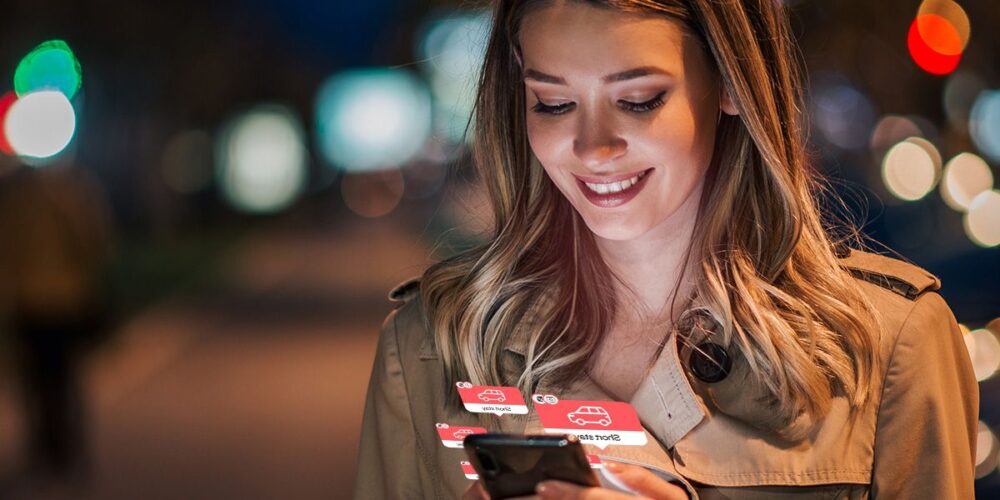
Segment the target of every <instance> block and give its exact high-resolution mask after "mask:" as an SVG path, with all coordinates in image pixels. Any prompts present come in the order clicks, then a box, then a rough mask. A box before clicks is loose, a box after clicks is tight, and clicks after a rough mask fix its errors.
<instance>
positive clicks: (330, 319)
mask: <svg viewBox="0 0 1000 500" xmlns="http://www.w3.org/2000/svg"><path fill="white" fill-rule="evenodd" d="M354 222H355V223H356V224H355V226H354V227H343V226H342V227H340V228H339V229H338V231H337V233H336V234H330V233H318V232H308V233H306V232H300V231H285V232H282V231H281V230H270V232H268V231H267V230H265V231H262V232H261V233H256V234H252V235H250V236H249V237H247V238H245V239H244V240H243V241H241V242H240V243H239V244H238V245H236V246H235V247H234V248H233V249H232V251H231V252H229V254H228V255H227V256H226V257H225V259H224V260H225V262H226V264H225V267H226V272H225V277H226V280H225V281H226V284H227V288H228V292H227V293H224V294H221V295H213V297H211V298H210V299H209V300H207V301H206V300H194V299H192V298H185V297H174V298H170V299H167V300H164V301H161V302H158V303H156V304H154V305H152V306H151V307H148V308H146V309H145V310H144V311H142V312H141V313H140V314H138V315H136V316H135V317H134V318H132V319H130V320H128V321H127V322H126V323H125V325H124V326H123V328H121V330H120V331H118V332H117V333H116V334H115V335H114V337H113V339H112V341H111V342H108V343H106V344H105V345H103V346H102V347H100V348H99V349H98V350H97V351H96V352H95V353H94V354H93V355H92V356H90V357H89V359H87V362H86V363H85V365H84V367H83V368H82V371H83V373H82V377H81V380H82V383H83V385H84V387H83V393H84V394H85V406H86V411H87V422H86V429H87V433H86V434H87V435H86V440H87V442H88V444H89V448H90V449H89V455H90V458H91V471H92V476H91V481H90V484H89V485H88V486H87V489H89V490H90V492H89V494H88V495H86V496H82V495H81V493H82V492H81V491H79V490H78V489H77V488H79V487H80V485H78V484H70V485H60V484H51V482H47V481H45V480H44V478H41V479H40V478H24V477H16V476H17V474H16V472H17V470H18V467H17V465H18V464H17V463H15V462H16V460H17V457H18V451H19V445H20V443H19V438H18V437H19V435H20V433H19V429H21V428H22V427H23V423H24V422H23V419H22V418H21V416H20V415H19V410H18V404H17V403H16V400H17V398H16V397H15V394H13V393H12V391H14V390H15V388H14V387H12V386H11V384H9V383H8V382H9V381H10V378H9V377H3V378H0V381H2V382H0V383H2V384H3V385H2V389H0V391H2V392H0V433H2V435H0V444H2V449H0V470H3V471H13V472H14V477H4V478H2V480H3V482H2V483H0V484H4V485H5V489H6V491H7V492H8V494H9V495H10V496H6V495H4V498H102V499H104V498H114V499H117V498H121V499H125V498H143V499H160V498H162V499H168V498H170V499H176V498H185V499H197V498H206V499H208V498H244V499H250V498H297V499H310V498H317V499H319V498H344V497H346V496H348V495H349V494H350V491H351V486H352V481H353V477H354V471H355V455H356V452H357V445H358V442H357V440H358V433H359V426H360V421H361V409H362V407H363V402H364V392H365V386H366V384H367V381H368V375H369V372H370V369H371V360H372V357H373V355H374V347H375V340H376V335H377V332H378V328H379V325H380V323H381V321H382V319H383V317H384V315H385V314H386V313H387V312H388V311H389V310H390V307H391V305H390V302H389V301H387V300H386V299H385V294H386V292H387V291H388V290H389V288H390V287H391V286H392V285H393V284H395V283H396V282H399V281H401V280H402V279H405V278H407V277H409V276H411V275H413V274H416V273H418V272H419V269H421V268H422V267H421V266H423V265H425V261H424V259H425V258H426V256H427V249H426V248H424V246H422V245H421V244H420V243H419V242H418V239H417V237H416V236H417V235H415V234H411V233H410V232H408V231H406V230H405V229H404V228H403V227H402V225H401V224H400V221H399V218H393V217H385V218H381V219H378V220H376V221H366V220H363V219H361V218H355V219H354ZM4 369H5V371H6V369H7V367H6V366H5V367H4ZM2 491H5V490H4V489H0V492H2Z"/></svg>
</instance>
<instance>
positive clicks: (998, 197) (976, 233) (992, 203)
mask: <svg viewBox="0 0 1000 500" xmlns="http://www.w3.org/2000/svg"><path fill="white" fill-rule="evenodd" d="M962 225H963V226H964V227H965V233H966V234H967V235H968V236H969V239H971V240H972V241H973V242H975V243H976V244H977V245H979V246H982V247H987V248H989V247H995V246H997V245H1000V191H996V190H989V191H983V192H982V193H979V194H978V195H977V196H976V197H975V198H973V199H972V202H971V203H969V211H968V212H966V213H965V215H964V217H963V218H962Z"/></svg>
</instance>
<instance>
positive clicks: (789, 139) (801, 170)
mask: <svg viewBox="0 0 1000 500" xmlns="http://www.w3.org/2000/svg"><path fill="white" fill-rule="evenodd" d="M549 1H551V0H500V1H497V2H495V4H494V8H493V25H492V31H491V34H490V37H489V42H488V45H487V48H486V55H485V61H484V64H483V67H482V73H481V76H480V80H479V86H478V91H477V96H476V102H475V116H476V120H475V126H474V134H475V136H474V141H473V144H474V145H473V159H474V162H475V165H476V169H477V172H478V176H479V181H480V182H482V184H483V187H484V188H485V190H486V191H487V193H488V196H489V200H490V203H491V206H492V217H493V229H492V230H491V234H490V237H489V238H488V239H487V240H486V242H485V243H483V244H481V245H478V246H475V247H473V248H471V249H467V250H465V251H461V252H459V253H458V254H456V255H454V256H452V257H450V258H447V259H445V260H443V261H441V262H438V263H436V264H434V265H433V266H431V267H430V268H428V269H427V271H426V272H425V273H424V275H423V277H422V280H421V291H420V293H421V299H422V302H423V304H424V306H425V310H426V314H427V320H428V326H429V327H430V328H431V329H432V330H431V331H433V332H434V338H435V341H436V346H437V349H438V352H439V354H440V356H441V358H442V359H443V364H444V369H445V372H446V373H445V375H446V377H445V378H446V384H447V387H448V388H447V390H449V391H450V394H451V397H452V398H454V388H455V386H454V382H456V381H461V380H467V381H470V382H472V383H474V384H485V385H504V384H516V385H517V386H518V387H519V388H520V389H521V390H522V391H523V392H524V393H525V394H531V393H532V392H533V391H534V389H535V388H536V387H537V384H538V382H539V380H542V379H543V378H544V379H545V380H546V382H547V383H551V384H553V385H554V386H557V387H565V386H568V385H569V384H570V383H572V382H573V381H575V380H576V379H577V378H579V377H581V376H583V374H585V373H587V370H588V369H589V368H590V363H591V362H592V360H593V359H594V353H595V351H596V349H597V348H598V346H599V345H600V342H601V340H602V338H603V337H604V335H605V333H606V329H607V325H610V324H612V319H613V318H614V317H615V313H616V308H617V307H618V305H617V304H616V301H614V300H608V297H615V296H616V295H615V286H614V285H615V280H619V278H618V277H616V276H615V275H614V274H613V273H612V272H611V270H610V269H609V268H608V266H607V265H606V264H605V262H604V261H603V259H602V258H601V257H600V255H599V253H598V251H597V247H596V245H595V241H594V237H593V234H592V233H591V232H590V231H589V229H588V228H587V226H586V225H585V223H584V222H583V220H582V219H581V217H580V216H579V215H578V214H577V212H576V211H575V209H574V208H573V207H572V205H570V203H569V202H568V201H567V200H566V199H565V197H564V196H563V195H562V194H561V193H560V191H559V190H558V189H557V188H556V187H555V185H554V184H553V183H552V182H551V181H550V180H549V178H548V177H547V175H546V174H545V172H544V171H543V169H542V168H540V166H539V165H538V164H537V160H536V159H535V158H534V156H533V154H532V152H531V150H530V147H529V144H528V140H527V132H526V127H525V101H524V99H525V96H524V91H523V84H522V74H521V68H520V66H519V64H518V63H517V60H516V58H515V52H516V51H518V50H519V48H518V30H519V28H520V22H521V19H522V18H523V17H524V16H525V14H526V13H527V12H530V11H531V9H534V8H537V7H539V6H540V5H542V4H546V3H548V2H549ZM578 1H580V2H581V3H585V4H588V5H592V6H599V7H602V8H607V9H615V10H618V11H622V12H628V13H639V14H646V15H654V16H665V17H667V18H669V19H671V20H673V21H675V22H678V23H679V24H680V25H681V26H682V27H684V29H685V30H686V31H687V32H688V33H689V34H691V35H693V36H694V37H695V38H696V39H697V40H698V41H699V43H700V44H701V46H702V47H703V49H704V50H706V53H707V54H709V55H710V56H711V59H713V60H714V62H715V65H714V66H715V71H716V75H717V77H719V78H721V81H722V83H723V85H724V86H725V88H726V89H728V91H729V93H730V95H731V97H732V98H733V101H734V103H735V105H736V107H737V109H738V110H739V114H738V115H735V116H731V115H727V114H722V115H721V118H720V124H719V128H718V131H717V134H718V135H717V136H716V143H715V144H716V145H715V151H714V153H713V157H712V158H713V159H712V164H711V165H710V167H709V169H708V173H707V174H706V175H707V177H706V179H705V181H706V183H705V189H704V190H703V193H702V198H701V200H700V205H699V206H700V210H699V215H698V222H697V224H696V229H695V233H694V236H693V239H692V248H695V249H698V250H700V254H701V255H702V256H703V257H704V260H703V261H702V262H700V263H698V265H697V266H695V269H697V271H696V272H697V276H695V278H696V297H697V298H698V300H697V304H696V307H697V308H698V309H699V310H701V311H704V312H705V313H707V314H709V315H710V316H711V317H712V318H714V320H715V321H716V322H717V324H718V325H719V327H720V332H721V335H722V336H723V343H724V344H725V345H730V346H733V345H735V348H736V349H738V351H739V352H740V353H741V354H742V356H743V357H744V358H745V359H746V362H747V363H748V366H749V367H750V371H751V373H752V374H753V376H754V377H756V379H757V381H758V382H761V383H763V384H765V387H766V388H767V389H768V391H769V392H770V393H771V394H772V395H773V397H774V402H775V404H776V406H775V408H776V411H779V412H780V415H781V416H783V417H784V418H785V420H787V421H790V420H791V419H793V418H795V417H796V416H798V415H800V414H802V413H803V412H809V414H810V415H812V416H817V417H818V416H822V415H825V414H826V412H827V411H828V409H829V408H830V405H831V401H832V399H833V398H834V397H835V396H836V395H837V394H838V393H840V394H844V395H846V397H847V399H848V400H849V402H850V405H851V408H852V409H854V410H856V409H858V408H860V407H862V406H863V405H865V403H866V402H868V401H870V399H871V397H870V394H871V388H872V385H873V379H874V377H873V373H875V371H876V370H877V368H878V367H877V362H878V357H877V356H878V342H879V328H878V321H877V317H876V316H875V314H876V313H875V311H874V308H873V307H872V306H871V304H870V303H868V302H867V300H866V298H865V297H864V296H863V295H862V294H861V292H860V291H859V287H858V286H857V285H856V283H855V282H854V281H853V278H852V277H851V276H850V275H849V274H848V273H847V272H846V271H843V270H842V269H841V268H840V266H839V265H838V257H837V255H836V254H835V249H834V246H835V245H836V244H841V243H843V242H845V241H847V240H852V241H853V242H854V243H855V245H854V246H857V245H860V244H861V242H860V237H859V231H857V230H856V229H854V228H853V227H852V226H851V225H850V224H847V223H844V222H843V221H842V220H839V219H838V218H837V217H836V216H829V215H830V214H824V215H828V216H829V217H823V216H821V213H820V205H821V203H820V199H819V198H818V197H815V198H814V196H816V195H819V194H824V193H827V192H829V186H828V185H827V184H826V183H825V181H824V179H823V178H822V177H821V176H820V175H819V174H818V173H817V172H816V171H814V169H813V167H812V166H811V163H810V158H809V153H808V151H807V149H806V147H805V144H806V136H807V130H806V127H805V122H806V120H805V118H804V117H803V116H802V110H803V109H805V107H804V106H803V104H804V97H803V95H802V90H801V89H802V84H803V82H802V75H803V74H804V72H803V71H802V69H801V64H802V63H801V59H800V55H799V54H798V52H797V46H796V44H795V41H794V39H793V38H792V35H791V33H790V27H789V21H788V17H787V13H786V12H785V10H784V8H783V7H782V6H781V5H780V2H776V1H775V0H725V1H719V0H660V1H653V0H609V1H583V0H578ZM512 89H514V90H513V91H512ZM709 200H711V203H707V202H708V201H709ZM834 219H837V223H836V224H834V223H830V222H829V221H831V220H834ZM845 229H846V231H842V230H845ZM835 233H840V234H839V235H838V234H835ZM688 255H689V256H690V255H691V251H690V250H689V253H688ZM619 281H620V280H619ZM675 298H676V294H675ZM519 333H520V334H523V335H525V336H526V339H527V342H526V344H527V352H526V360H525V365H524V370H523V372H522V373H519V374H516V375H517V377H516V379H510V377H509V374H505V373H504V367H503V363H502V352H503V350H504V348H505V347H506V346H507V345H508V342H509V341H510V339H512V338H513V337H514V336H515V335H518V334H519ZM731 348H732V347H731Z"/></svg>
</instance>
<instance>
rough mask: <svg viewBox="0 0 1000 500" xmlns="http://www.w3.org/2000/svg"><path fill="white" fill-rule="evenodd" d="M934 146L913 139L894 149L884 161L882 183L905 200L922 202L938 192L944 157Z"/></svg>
mask: <svg viewBox="0 0 1000 500" xmlns="http://www.w3.org/2000/svg"><path fill="white" fill-rule="evenodd" d="M930 151H933V152H934V154H933V155H932V154H931V153H930ZM934 155H937V149H936V148H934V145H933V144H931V143H930V142H928V141H926V140H924V139H921V138H919V137H913V138H910V139H907V140H905V141H902V142H900V143H899V144H896V145H895V146H893V147H892V149H890V150H889V152H888V153H886V155H885V158H884V159H883V160H882V181H883V182H885V186H886V188H888V189H889V192H891V193H892V194H893V195H894V196H896V197H897V198H899V199H901V200H906V201H914V200H919V199H920V198H923V197H924V196H926V195H927V193H929V192H930V191H931V190H933V189H934V185H935V183H936V182H937V179H938V171H939V169H940V162H941V157H940V155H937V156H936V157H935V156H934Z"/></svg>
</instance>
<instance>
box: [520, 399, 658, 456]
mask: <svg viewBox="0 0 1000 500" xmlns="http://www.w3.org/2000/svg"><path fill="white" fill-rule="evenodd" d="M531 400H532V401H533V402H534V406H535V412H536V413H538V419H539V420H540V421H541V424H542V428H544V429H545V432H547V433H553V434H575V435H576V437H578V438H579V439H580V441H581V442H582V443H585V444H592V445H594V446H597V447H598V448H602V449H603V448H605V447H607V446H609V445H632V446H641V445H644V444H646V442H647V438H646V430H645V429H644V428H643V427H642V422H640V421H639V415H638V413H636V411H635V408H633V407H632V405H630V404H628V403H625V402H622V401H586V400H579V399H576V400H567V399H559V398H558V397H556V396H554V395H552V394H534V395H532V396H531Z"/></svg>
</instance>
